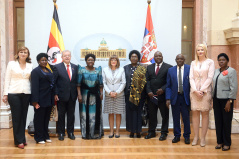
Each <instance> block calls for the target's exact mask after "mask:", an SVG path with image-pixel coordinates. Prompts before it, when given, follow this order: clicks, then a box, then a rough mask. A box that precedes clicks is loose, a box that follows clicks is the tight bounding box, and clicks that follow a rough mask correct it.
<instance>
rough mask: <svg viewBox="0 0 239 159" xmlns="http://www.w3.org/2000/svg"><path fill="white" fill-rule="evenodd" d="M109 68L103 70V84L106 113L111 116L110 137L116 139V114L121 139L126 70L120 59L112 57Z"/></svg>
mask: <svg viewBox="0 0 239 159" xmlns="http://www.w3.org/2000/svg"><path fill="white" fill-rule="evenodd" d="M108 65H109V67H106V68H104V69H103V72H102V76H103V84H104V89H105V102H104V113H108V114H109V125H110V135H109V138H113V137H114V114H116V134H115V137H116V138H119V137H120V134H119V130H120V124H121V114H123V113H124V112H125V98H124V88H125V85H126V80H125V72H124V69H123V68H121V67H120V61H119V58H118V57H117V56H116V55H112V56H111V57H110V58H109V64H108Z"/></svg>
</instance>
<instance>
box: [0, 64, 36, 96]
mask: <svg viewBox="0 0 239 159" xmlns="http://www.w3.org/2000/svg"><path fill="white" fill-rule="evenodd" d="M31 71H32V64H31V63H26V68H25V69H24V70H22V69H21V67H20V65H19V62H18V61H10V62H9V63H8V65H7V70H6V77H5V84H4V92H3V94H4V95H8V93H25V94H31V84H30V77H31Z"/></svg>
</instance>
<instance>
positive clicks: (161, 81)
mask: <svg viewBox="0 0 239 159" xmlns="http://www.w3.org/2000/svg"><path fill="white" fill-rule="evenodd" d="M170 67H172V65H169V64H167V63H165V62H163V64H162V66H161V68H160V69H159V72H158V74H157V76H156V74H155V63H153V64H151V65H149V66H148V67H147V71H146V80H147V86H146V91H147V93H150V92H153V94H154V95H156V91H157V90H158V89H162V90H163V91H164V92H165V90H166V83H167V73H168V69H169V68H170ZM158 100H159V101H165V93H163V94H161V95H160V96H158Z"/></svg>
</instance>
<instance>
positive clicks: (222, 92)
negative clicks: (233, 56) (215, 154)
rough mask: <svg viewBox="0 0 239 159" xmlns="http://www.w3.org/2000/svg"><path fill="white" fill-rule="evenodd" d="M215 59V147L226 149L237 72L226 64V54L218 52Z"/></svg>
mask: <svg viewBox="0 0 239 159" xmlns="http://www.w3.org/2000/svg"><path fill="white" fill-rule="evenodd" d="M217 60H218V64H219V66H220V68H219V69H216V71H215V74H214V77H213V109H214V116H215V125H216V135H217V146H216V147H215V149H221V148H222V150H223V151H227V150H230V146H231V126H232V116H233V104H234V100H235V99H236V96H237V88H238V84H237V72H236V70H235V69H233V68H231V67H229V66H228V62H229V58H228V56H227V54H225V53H221V54H219V55H218V57H217ZM223 145H224V146H223Z"/></svg>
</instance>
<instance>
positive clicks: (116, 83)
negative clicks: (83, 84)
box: [102, 67, 126, 96]
mask: <svg viewBox="0 0 239 159" xmlns="http://www.w3.org/2000/svg"><path fill="white" fill-rule="evenodd" d="M102 76H103V85H104V89H105V92H106V93H105V96H110V95H109V94H110V92H116V93H117V96H123V95H124V91H123V90H124V88H125V84H126V81H125V73H124V69H123V68H121V67H120V68H118V69H116V70H115V73H114V76H113V74H112V70H111V68H109V67H106V68H104V69H103V72H102Z"/></svg>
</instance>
